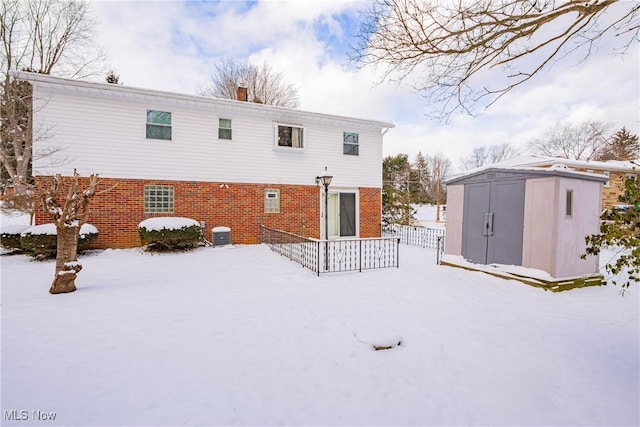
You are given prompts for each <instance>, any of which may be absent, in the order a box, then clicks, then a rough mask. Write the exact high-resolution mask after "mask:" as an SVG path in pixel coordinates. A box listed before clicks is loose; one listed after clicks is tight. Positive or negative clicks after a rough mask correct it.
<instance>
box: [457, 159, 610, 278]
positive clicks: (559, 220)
mask: <svg viewBox="0 0 640 427" xmlns="http://www.w3.org/2000/svg"><path fill="white" fill-rule="evenodd" d="M606 179H607V178H606V177H605V176H601V175H594V174H588V173H582V172H575V171H572V170H569V169H566V168H550V169H545V168H517V167H516V168H504V169H503V168H497V167H490V168H487V169H483V170H477V171H475V172H471V173H468V174H465V175H460V176H457V177H454V178H452V179H450V180H448V181H446V184H447V234H446V242H445V261H446V263H448V264H450V263H452V260H453V263H455V256H459V257H460V258H461V259H463V260H464V261H465V263H466V264H468V263H469V262H470V263H473V264H478V265H487V264H500V265H510V266H521V267H527V268H533V269H538V270H542V271H544V272H546V273H548V274H549V276H550V278H553V279H559V278H563V279H566V278H573V277H579V276H584V275H594V274H595V275H597V274H598V259H597V257H589V258H587V259H586V260H581V259H580V254H582V253H584V250H585V247H586V244H585V236H587V235H589V234H594V233H597V232H598V229H599V223H600V222H599V215H600V211H601V205H602V200H601V198H602V192H601V186H602V183H603V182H605V181H606Z"/></svg>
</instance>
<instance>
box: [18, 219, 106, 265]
mask: <svg viewBox="0 0 640 427" xmlns="http://www.w3.org/2000/svg"><path fill="white" fill-rule="evenodd" d="M97 237H98V229H97V228H96V227H94V226H93V225H91V224H84V225H83V226H82V227H80V235H79V236H78V252H82V251H83V250H85V249H87V247H88V246H89V245H90V244H91V243H92V242H93V241H94V240H95V239H96V238H97ZM20 246H21V247H22V250H23V251H24V252H25V253H26V254H27V255H30V256H32V257H34V258H37V259H46V258H52V257H54V256H55V255H56V252H57V249H58V238H57V232H56V226H55V224H53V223H50V224H41V225H35V226H33V227H29V228H27V229H26V230H24V231H23V232H22V234H20Z"/></svg>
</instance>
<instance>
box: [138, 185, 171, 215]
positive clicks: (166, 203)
mask: <svg viewBox="0 0 640 427" xmlns="http://www.w3.org/2000/svg"><path fill="white" fill-rule="evenodd" d="M144 212H145V213H173V187H172V186H170V185H145V186H144Z"/></svg>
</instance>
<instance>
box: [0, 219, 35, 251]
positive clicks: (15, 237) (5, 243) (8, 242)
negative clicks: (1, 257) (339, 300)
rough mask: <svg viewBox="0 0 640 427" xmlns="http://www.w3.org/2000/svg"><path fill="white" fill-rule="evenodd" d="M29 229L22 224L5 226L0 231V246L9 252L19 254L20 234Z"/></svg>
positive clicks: (20, 247)
mask: <svg viewBox="0 0 640 427" xmlns="http://www.w3.org/2000/svg"><path fill="white" fill-rule="evenodd" d="M27 228H29V226H28V225H24V224H7V225H5V226H3V227H2V231H0V246H2V247H3V248H4V249H5V250H7V251H9V252H21V251H22V246H21V245H20V234H21V233H22V232H23V231H24V230H26V229H27Z"/></svg>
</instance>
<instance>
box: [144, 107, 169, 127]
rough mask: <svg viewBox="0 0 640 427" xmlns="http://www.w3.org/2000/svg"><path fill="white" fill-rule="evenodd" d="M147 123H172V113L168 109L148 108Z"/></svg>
mask: <svg viewBox="0 0 640 427" xmlns="http://www.w3.org/2000/svg"><path fill="white" fill-rule="evenodd" d="M147 123H154V124H159V125H171V113H170V112H167V111H156V110H147Z"/></svg>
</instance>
